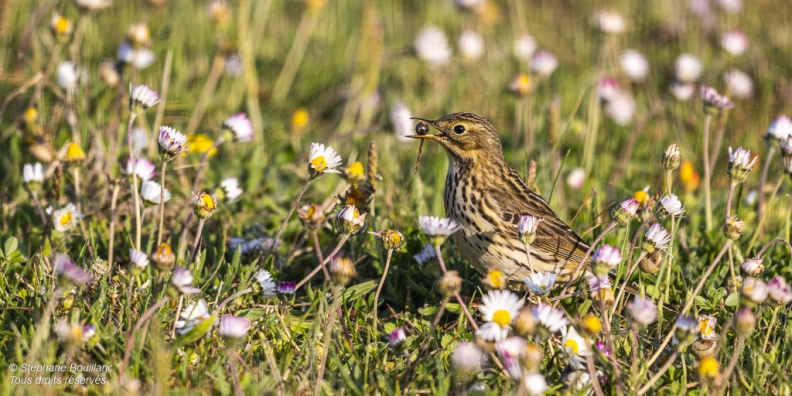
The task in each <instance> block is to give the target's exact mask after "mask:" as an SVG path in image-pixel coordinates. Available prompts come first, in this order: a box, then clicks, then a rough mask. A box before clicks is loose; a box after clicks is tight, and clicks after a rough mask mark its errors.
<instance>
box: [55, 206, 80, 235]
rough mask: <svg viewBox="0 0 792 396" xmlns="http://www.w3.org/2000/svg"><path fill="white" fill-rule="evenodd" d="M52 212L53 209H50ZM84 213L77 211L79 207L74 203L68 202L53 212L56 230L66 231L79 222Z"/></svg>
mask: <svg viewBox="0 0 792 396" xmlns="http://www.w3.org/2000/svg"><path fill="white" fill-rule="evenodd" d="M49 211H50V212H51V211H52V209H49ZM83 217H84V216H83V214H82V213H80V212H79V211H77V207H76V206H74V204H73V203H71V202H70V203H67V204H66V206H64V207H62V208H60V209H58V210H56V211H55V212H52V226H53V227H54V228H55V231H58V232H66V231H69V230H71V229H72V228H74V227H75V226H76V225H77V224H79V222H80V219H81V218H83Z"/></svg>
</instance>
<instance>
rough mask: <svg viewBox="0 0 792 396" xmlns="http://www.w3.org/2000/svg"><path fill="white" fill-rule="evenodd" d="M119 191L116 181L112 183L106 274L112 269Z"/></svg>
mask: <svg viewBox="0 0 792 396" xmlns="http://www.w3.org/2000/svg"><path fill="white" fill-rule="evenodd" d="M119 191H121V189H120V186H119V184H118V183H113V194H112V197H111V198H110V237H109V238H108V240H109V242H108V243H109V245H108V248H107V250H108V251H107V265H108V267H107V274H108V276H109V275H110V273H111V271H112V270H113V264H114V262H113V249H114V245H115V220H116V202H118V193H119Z"/></svg>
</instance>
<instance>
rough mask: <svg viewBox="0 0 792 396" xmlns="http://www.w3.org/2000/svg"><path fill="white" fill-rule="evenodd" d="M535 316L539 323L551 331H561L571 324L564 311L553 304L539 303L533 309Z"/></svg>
mask: <svg viewBox="0 0 792 396" xmlns="http://www.w3.org/2000/svg"><path fill="white" fill-rule="evenodd" d="M531 312H532V313H533V316H534V318H536V321H537V322H539V324H540V325H541V326H542V327H544V328H545V329H546V330H547V331H549V332H551V333H556V332H558V331H561V329H562V328H563V327H564V326H566V325H567V324H569V321H568V320H567V318H566V317H565V316H564V313H563V312H562V311H561V310H559V309H556V308H554V307H553V306H552V305H548V304H539V305H537V306H535V307H533V309H532V310H531Z"/></svg>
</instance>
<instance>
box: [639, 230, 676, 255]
mask: <svg viewBox="0 0 792 396" xmlns="http://www.w3.org/2000/svg"><path fill="white" fill-rule="evenodd" d="M670 242H671V235H669V234H668V231H666V229H665V228H663V226H661V225H660V224H659V223H654V224H652V226H651V227H649V230H648V231H646V234H644V241H643V246H642V248H643V250H644V251H645V252H646V253H647V254H651V253H654V252H655V250H663V251H665V250H666V249H668V244H669V243H670Z"/></svg>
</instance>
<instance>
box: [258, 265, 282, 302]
mask: <svg viewBox="0 0 792 396" xmlns="http://www.w3.org/2000/svg"><path fill="white" fill-rule="evenodd" d="M254 277H255V278H256V281H257V282H258V283H259V286H261V294H262V295H263V296H264V298H272V297H275V296H277V295H278V293H277V290H278V286H277V285H276V284H275V280H274V279H273V278H272V274H270V273H269V271H267V270H265V269H260V270H258V272H256V274H255V275H254Z"/></svg>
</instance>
